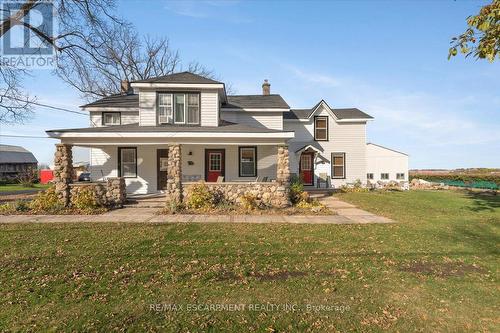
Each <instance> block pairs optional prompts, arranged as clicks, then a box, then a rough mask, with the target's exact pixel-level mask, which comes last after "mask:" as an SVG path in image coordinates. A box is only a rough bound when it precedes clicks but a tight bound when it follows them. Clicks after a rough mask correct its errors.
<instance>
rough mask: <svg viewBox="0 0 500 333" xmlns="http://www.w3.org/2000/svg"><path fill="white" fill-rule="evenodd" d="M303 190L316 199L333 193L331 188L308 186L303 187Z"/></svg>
mask: <svg viewBox="0 0 500 333" xmlns="http://www.w3.org/2000/svg"><path fill="white" fill-rule="evenodd" d="M304 190H305V191H306V192H307V193H309V197H311V198H316V199H319V198H326V197H330V196H331V195H332V194H333V193H334V190H333V189H308V188H305V189H304Z"/></svg>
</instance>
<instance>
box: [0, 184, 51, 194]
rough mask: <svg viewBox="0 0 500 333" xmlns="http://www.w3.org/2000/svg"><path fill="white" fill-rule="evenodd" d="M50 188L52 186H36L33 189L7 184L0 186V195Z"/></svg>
mask: <svg viewBox="0 0 500 333" xmlns="http://www.w3.org/2000/svg"><path fill="white" fill-rule="evenodd" d="M49 187H50V184H34V185H33V187H26V186H22V185H21V184H7V185H0V193H2V192H11V191H12V192H14V191H25V190H36V189H42V190H45V189H47V188H49Z"/></svg>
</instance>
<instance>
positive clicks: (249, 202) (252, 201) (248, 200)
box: [240, 192, 259, 210]
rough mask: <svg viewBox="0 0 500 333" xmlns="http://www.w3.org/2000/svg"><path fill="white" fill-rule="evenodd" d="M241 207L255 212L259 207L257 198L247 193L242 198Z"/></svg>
mask: <svg viewBox="0 0 500 333" xmlns="http://www.w3.org/2000/svg"><path fill="white" fill-rule="evenodd" d="M240 205H241V206H242V207H243V208H244V209H245V210H254V209H257V208H258V207H259V205H258V203H257V197H256V196H255V195H253V194H252V193H250V192H247V193H245V194H244V195H242V196H241V198H240Z"/></svg>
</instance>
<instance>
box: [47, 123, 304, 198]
mask: <svg viewBox="0 0 500 333" xmlns="http://www.w3.org/2000/svg"><path fill="white" fill-rule="evenodd" d="M47 133H48V134H49V135H51V136H52V137H55V138H59V139H60V140H61V145H63V146H66V147H72V146H80V147H87V148H90V149H91V163H90V164H91V167H90V168H91V179H92V180H93V181H103V180H106V179H108V178H113V177H120V178H123V179H124V181H125V184H126V191H127V194H147V193H158V192H164V193H165V194H166V197H167V200H168V201H182V198H183V195H184V191H183V187H184V185H186V186H188V185H190V184H192V183H195V182H199V181H201V180H204V181H205V182H207V184H222V185H219V186H218V187H217V191H219V192H221V193H224V194H227V195H228V196H229V195H230V196H234V194H235V193H236V195H241V194H242V192H241V191H242V189H245V191H249V192H252V193H254V194H255V195H257V196H259V197H262V196H263V194H264V193H265V192H272V193H275V192H280V194H279V195H280V196H281V197H283V200H282V201H284V200H285V198H286V195H285V192H287V188H288V183H289V179H290V167H289V156H288V146H287V142H288V140H289V139H291V138H292V137H293V136H294V133H293V132H284V131H279V130H270V129H264V128H253V127H248V126H242V125H239V124H232V123H224V124H223V125H221V126H219V127H183V126H162V127H160V126H154V127H147V126H138V125H137V124H135V125H123V126H112V127H96V128H85V129H73V130H54V131H47ZM63 150H64V151H66V149H63ZM66 159H67V158H66ZM262 184H269V186H268V185H262ZM229 185H231V186H229ZM212 187H213V186H212ZM278 189H279V191H278ZM245 193H246V192H245ZM275 197H276V195H274V194H273V195H272V196H270V197H269V200H270V201H277V200H274V198H275ZM266 198H267V195H266Z"/></svg>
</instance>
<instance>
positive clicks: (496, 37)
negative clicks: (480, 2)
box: [448, 0, 500, 62]
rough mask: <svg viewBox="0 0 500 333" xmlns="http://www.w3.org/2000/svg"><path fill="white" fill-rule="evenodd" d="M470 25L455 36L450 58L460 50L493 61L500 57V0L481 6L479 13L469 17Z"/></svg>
mask: <svg viewBox="0 0 500 333" xmlns="http://www.w3.org/2000/svg"><path fill="white" fill-rule="evenodd" d="M467 25H468V26H469V27H468V28H467V30H465V32H464V33H463V34H461V35H460V36H458V37H453V38H452V40H451V45H452V46H451V47H450V51H449V54H448V59H450V58H451V57H454V56H456V55H457V54H458V51H459V50H460V52H461V53H462V54H464V55H465V57H468V56H469V55H471V54H472V55H473V56H474V57H475V58H476V59H488V60H489V61H490V62H493V61H494V60H495V58H496V57H497V56H498V57H499V58H500V0H493V2H492V3H491V4H489V5H486V6H484V7H482V8H481V10H480V11H479V14H478V15H475V16H469V17H468V18H467Z"/></svg>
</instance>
